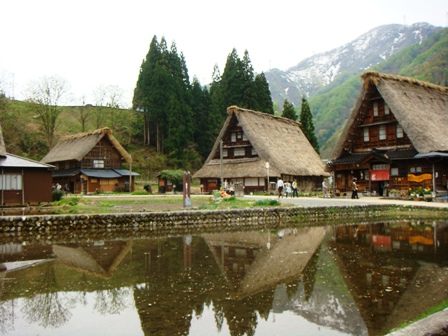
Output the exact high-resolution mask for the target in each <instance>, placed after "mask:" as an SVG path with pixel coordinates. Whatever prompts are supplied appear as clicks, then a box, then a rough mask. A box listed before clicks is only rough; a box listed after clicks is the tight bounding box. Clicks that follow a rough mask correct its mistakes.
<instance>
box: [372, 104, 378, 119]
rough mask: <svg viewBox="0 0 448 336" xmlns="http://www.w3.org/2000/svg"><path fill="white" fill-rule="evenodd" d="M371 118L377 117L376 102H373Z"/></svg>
mask: <svg viewBox="0 0 448 336" xmlns="http://www.w3.org/2000/svg"><path fill="white" fill-rule="evenodd" d="M373 116H374V117H378V101H374V102H373Z"/></svg>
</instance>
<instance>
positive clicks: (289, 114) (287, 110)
mask: <svg viewBox="0 0 448 336" xmlns="http://www.w3.org/2000/svg"><path fill="white" fill-rule="evenodd" d="M282 117H283V118H288V119H291V120H294V121H296V120H297V113H296V110H295V109H294V104H293V103H290V102H289V101H288V99H285V101H284V102H283V113H282Z"/></svg>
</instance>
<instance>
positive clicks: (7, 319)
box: [0, 300, 15, 335]
mask: <svg viewBox="0 0 448 336" xmlns="http://www.w3.org/2000/svg"><path fill="white" fill-rule="evenodd" d="M14 302H15V300H9V301H3V302H1V304H0V333H1V334H4V335H6V334H8V333H9V332H10V331H12V330H14Z"/></svg>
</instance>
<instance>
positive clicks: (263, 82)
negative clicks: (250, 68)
mask: <svg viewBox="0 0 448 336" xmlns="http://www.w3.org/2000/svg"><path fill="white" fill-rule="evenodd" d="M253 85H254V91H255V96H256V98H255V103H256V105H255V107H254V109H255V110H257V111H260V112H265V113H268V114H274V105H273V102H272V97H271V91H270V90H269V83H268V81H267V79H266V76H265V75H264V72H262V73H260V74H258V75H256V76H255V80H254V84H253Z"/></svg>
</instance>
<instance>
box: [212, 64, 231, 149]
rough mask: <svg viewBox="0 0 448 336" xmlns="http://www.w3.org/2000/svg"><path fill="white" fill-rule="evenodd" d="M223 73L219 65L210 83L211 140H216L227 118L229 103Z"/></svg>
mask: <svg viewBox="0 0 448 336" xmlns="http://www.w3.org/2000/svg"><path fill="white" fill-rule="evenodd" d="M221 79H222V78H221V73H220V71H219V68H218V66H217V65H215V66H214V68H213V76H212V83H211V85H210V99H211V103H212V106H211V114H210V119H209V125H208V126H209V131H210V136H211V137H212V138H211V139H209V141H212V142H213V143H214V141H215V140H216V137H217V136H218V134H219V132H220V130H221V127H222V125H223V123H224V120H225V119H226V118H227V107H228V106H227V104H226V102H225V98H224V92H223V91H224V90H223V87H222V86H223V85H222V80H221Z"/></svg>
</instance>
